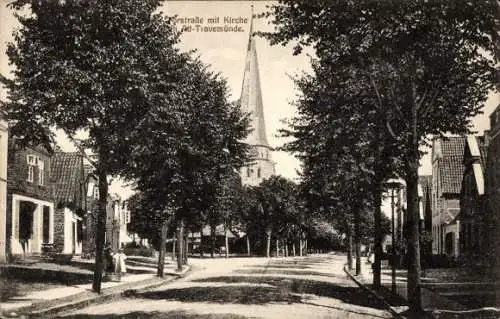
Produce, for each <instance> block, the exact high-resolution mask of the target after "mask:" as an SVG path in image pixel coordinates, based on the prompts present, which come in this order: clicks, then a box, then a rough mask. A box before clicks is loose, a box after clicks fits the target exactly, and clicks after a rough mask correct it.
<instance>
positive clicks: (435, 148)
mask: <svg viewBox="0 0 500 319" xmlns="http://www.w3.org/2000/svg"><path fill="white" fill-rule="evenodd" d="M465 143H466V138H465V137H461V136H460V137H447V138H438V139H435V140H434V141H433V143H432V183H431V203H432V204H431V206H432V253H433V254H446V255H448V256H455V257H456V256H458V255H459V240H460V239H459V238H460V237H459V236H460V221H459V220H458V219H457V216H458V214H459V212H460V194H461V189H462V179H463V155H464V148H465Z"/></svg>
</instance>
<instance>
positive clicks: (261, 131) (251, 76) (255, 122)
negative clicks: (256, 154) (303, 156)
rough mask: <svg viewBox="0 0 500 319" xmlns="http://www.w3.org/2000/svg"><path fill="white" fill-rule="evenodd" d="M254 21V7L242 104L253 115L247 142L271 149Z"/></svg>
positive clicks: (242, 90)
mask: <svg viewBox="0 0 500 319" xmlns="http://www.w3.org/2000/svg"><path fill="white" fill-rule="evenodd" d="M253 19H254V15H253V5H252V18H251V20H250V34H249V37H248V45H247V56H246V60H245V72H244V74H243V85H242V89H241V97H240V103H241V107H242V110H243V111H244V112H246V113H250V114H251V122H250V126H251V128H252V129H253V131H252V132H251V133H250V134H248V137H247V141H246V142H247V143H248V144H250V145H261V146H267V147H269V143H268V142H267V137H266V125H265V121H264V105H263V103H262V91H261V86H260V75H259V63H258V60H257V49H256V47H255V39H254V36H253Z"/></svg>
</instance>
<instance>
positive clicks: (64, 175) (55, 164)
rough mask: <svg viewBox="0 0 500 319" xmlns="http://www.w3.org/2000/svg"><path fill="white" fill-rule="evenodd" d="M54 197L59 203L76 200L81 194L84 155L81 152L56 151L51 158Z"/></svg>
mask: <svg viewBox="0 0 500 319" xmlns="http://www.w3.org/2000/svg"><path fill="white" fill-rule="evenodd" d="M50 168H51V175H52V181H53V187H54V197H55V198H54V199H55V201H56V202H57V203H71V202H75V201H76V199H78V198H79V195H80V182H81V181H82V157H81V156H80V154H78V153H76V152H74V153H65V152H56V153H54V156H53V157H52V159H51V165H50Z"/></svg>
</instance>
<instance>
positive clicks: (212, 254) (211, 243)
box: [210, 225, 215, 258]
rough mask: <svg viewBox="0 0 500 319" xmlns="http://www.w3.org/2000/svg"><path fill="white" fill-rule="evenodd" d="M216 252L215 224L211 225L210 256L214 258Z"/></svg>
mask: <svg viewBox="0 0 500 319" xmlns="http://www.w3.org/2000/svg"><path fill="white" fill-rule="evenodd" d="M214 253H215V226H213V225H211V226H210V257H211V258H214Z"/></svg>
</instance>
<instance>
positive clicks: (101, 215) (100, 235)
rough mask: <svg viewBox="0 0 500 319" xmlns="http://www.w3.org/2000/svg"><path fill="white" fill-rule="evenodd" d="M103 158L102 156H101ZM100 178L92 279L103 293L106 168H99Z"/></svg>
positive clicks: (98, 291)
mask: <svg viewBox="0 0 500 319" xmlns="http://www.w3.org/2000/svg"><path fill="white" fill-rule="evenodd" d="M101 159H102V157H101ZM97 174H98V179H99V201H98V205H99V211H98V213H97V225H96V237H95V250H96V251H95V268H94V278H93V281H92V290H93V291H94V292H97V293H99V294H100V293H101V283H102V271H103V268H104V240H105V237H106V215H107V209H106V207H107V203H108V180H107V174H106V172H105V171H104V170H102V169H98V171H97Z"/></svg>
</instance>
